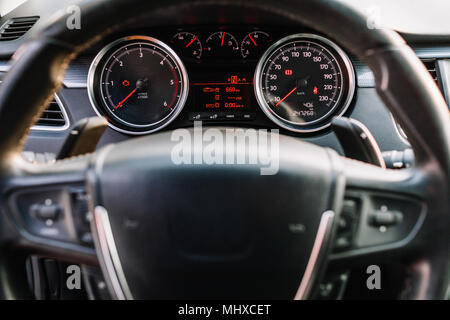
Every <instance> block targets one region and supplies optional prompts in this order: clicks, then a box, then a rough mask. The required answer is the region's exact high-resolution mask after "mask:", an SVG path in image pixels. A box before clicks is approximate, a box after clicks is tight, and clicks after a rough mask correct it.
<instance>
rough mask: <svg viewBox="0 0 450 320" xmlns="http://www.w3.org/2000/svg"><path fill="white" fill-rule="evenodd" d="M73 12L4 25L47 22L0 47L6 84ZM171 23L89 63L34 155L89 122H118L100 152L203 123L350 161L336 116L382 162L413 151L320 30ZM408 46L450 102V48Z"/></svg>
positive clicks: (138, 26)
mask: <svg viewBox="0 0 450 320" xmlns="http://www.w3.org/2000/svg"><path fill="white" fill-rule="evenodd" d="M69 2H70V1H69V0H67V1H61V2H60V3H59V2H58V4H57V5H56V4H54V3H52V5H44V4H42V3H41V2H35V1H29V2H28V4H24V5H22V6H20V7H18V8H17V9H16V10H13V11H12V12H11V13H9V14H8V15H5V16H3V17H1V18H0V23H1V25H5V23H6V22H7V21H10V20H11V19H19V18H22V17H35V18H36V22H35V26H33V27H32V28H31V29H30V30H29V31H28V32H27V33H26V34H24V35H23V36H22V37H21V38H19V39H17V40H13V41H2V42H1V43H0V44H1V45H0V81H1V76H3V75H4V74H6V72H7V71H8V69H9V63H8V61H9V59H10V57H11V56H12V54H13V53H14V52H15V51H16V50H17V49H18V48H19V46H20V45H21V44H23V43H24V42H25V41H26V40H27V39H29V38H30V37H33V35H34V34H35V33H36V32H37V30H39V27H40V26H43V25H45V23H46V22H47V21H48V19H50V18H51V16H52V14H53V12H54V11H55V10H57V7H58V6H59V7H62V8H64V6H66V5H67V3H69ZM33 4H35V5H33ZM161 19H162V20H161V21H136V22H135V23H133V24H131V25H128V26H124V27H123V28H120V29H118V30H115V31H114V32H113V33H111V34H110V35H109V36H108V37H106V38H104V39H102V40H101V41H100V42H98V43H95V44H93V45H92V46H91V47H89V48H86V49H85V50H84V51H83V52H81V53H80V55H79V56H78V57H77V58H76V59H75V60H74V61H72V63H71V64H70V66H69V68H68V70H67V73H66V76H65V78H64V81H63V87H62V88H61V90H60V91H59V92H57V93H56V95H55V101H54V102H53V104H52V105H51V107H49V109H48V113H49V114H50V116H51V114H52V113H57V112H60V118H58V119H56V120H57V121H58V122H57V123H56V124H55V125H53V124H52V125H51V126H50V125H49V124H48V123H49V122H50V121H47V122H48V123H47V122H46V120H47V119H44V121H43V123H42V124H41V123H39V124H38V125H36V126H34V127H33V128H32V130H31V131H30V134H29V136H28V139H27V141H26V145H25V150H26V151H30V152H34V153H52V154H58V153H59V151H60V150H61V147H62V145H63V143H64V141H65V139H66V137H67V135H68V134H69V132H70V130H71V128H73V126H74V125H75V124H76V123H77V122H78V121H79V120H81V119H83V118H86V117H93V116H98V115H101V116H104V117H106V118H107V119H108V122H109V127H108V128H107V130H106V131H105V133H104V134H103V136H102V138H101V140H100V142H99V144H98V147H99V148H100V147H102V146H104V145H106V144H109V143H116V142H120V141H123V140H127V139H133V138H134V137H137V136H140V135H147V134H154V133H156V132H160V131H164V130H173V129H176V128H188V127H192V126H194V122H195V121H199V120H201V121H202V125H203V126H230V127H243V128H255V129H278V130H279V131H280V133H281V134H284V135H289V136H292V137H295V138H298V139H302V140H304V141H307V142H311V143H314V144H317V145H320V146H325V147H330V148H332V149H334V150H336V151H337V152H339V153H341V154H342V153H343V150H342V147H341V145H340V143H339V141H338V139H337V137H336V136H335V134H334V133H333V130H332V129H331V128H330V121H331V120H332V118H333V117H335V116H345V117H350V118H353V119H355V120H358V121H359V122H361V123H363V124H364V125H365V126H366V127H367V128H368V129H369V130H370V131H371V133H372V134H373V136H374V137H375V139H376V140H377V142H378V144H379V146H380V149H381V151H391V150H400V151H401V150H405V149H407V148H409V144H408V141H407V139H406V137H405V136H404V134H403V133H402V130H401V128H399V127H398V126H397V124H396V123H395V122H394V120H393V118H392V116H391V114H390V113H389V112H388V110H387V109H386V107H385V105H384V103H383V102H382V101H381V100H380V99H379V97H378V95H377V92H376V90H375V84H374V77H373V74H372V73H371V71H370V69H369V68H368V67H367V66H366V65H365V64H364V62H362V61H360V60H359V59H357V58H356V57H355V56H353V55H352V54H350V53H349V52H347V51H345V50H344V49H343V48H342V46H341V45H340V44H339V43H336V42H335V41H334V39H332V38H330V37H327V36H324V35H323V34H321V33H320V32H318V31H317V30H312V29H309V28H306V27H304V26H302V25H301V24H299V23H291V22H286V21H278V20H277V21H274V20H273V16H272V15H270V13H269V14H265V13H259V12H251V13H249V12H244V11H239V10H236V11H233V10H232V9H230V8H229V9H227V10H226V11H223V10H220V9H219V10H208V11H207V12H205V13H202V12H178V11H176V10H175V11H174V12H167V14H165V15H163V16H161ZM402 35H403V36H404V37H405V38H406V39H407V41H408V42H409V44H410V45H411V46H412V47H413V49H414V50H415V51H416V53H417V55H418V56H419V57H420V58H421V59H423V61H424V63H426V65H427V67H428V69H429V70H430V72H431V73H432V74H433V76H435V78H436V81H437V82H438V84H439V85H440V86H441V89H442V91H443V93H444V95H445V97H446V98H447V100H448V99H449V97H450V95H449V91H448V89H447V88H448V79H449V78H450V77H448V72H447V71H446V70H450V63H449V58H450V47H449V46H448V38H446V37H442V39H441V38H436V37H430V36H427V35H423V36H419V35H408V34H402ZM161 63H162V64H161ZM49 120H54V119H49ZM60 122H61V123H60Z"/></svg>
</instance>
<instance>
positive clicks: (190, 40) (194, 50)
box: [170, 32, 203, 59]
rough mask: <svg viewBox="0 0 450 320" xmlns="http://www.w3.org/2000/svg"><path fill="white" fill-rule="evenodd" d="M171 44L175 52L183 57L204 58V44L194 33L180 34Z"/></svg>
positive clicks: (174, 37)
mask: <svg viewBox="0 0 450 320" xmlns="http://www.w3.org/2000/svg"><path fill="white" fill-rule="evenodd" d="M170 42H171V43H172V47H173V48H174V49H175V51H176V52H178V54H180V55H181V56H183V57H190V58H196V59H200V57H201V56H202V51H203V49H202V43H201V42H200V40H199V39H198V37H197V36H196V35H195V34H193V33H190V32H178V33H177V34H176V35H174V36H173V37H172V39H171V40H170Z"/></svg>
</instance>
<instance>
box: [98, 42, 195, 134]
mask: <svg viewBox="0 0 450 320" xmlns="http://www.w3.org/2000/svg"><path fill="white" fill-rule="evenodd" d="M93 66H94V70H92V69H93V67H91V70H90V72H89V83H90V86H89V93H90V98H91V101H92V100H94V102H98V103H95V105H96V106H97V111H99V112H100V114H102V115H105V116H107V117H108V118H109V120H110V123H111V124H112V125H113V127H114V128H115V129H118V130H119V131H124V132H127V133H136V134H140V133H146V132H151V131H155V130H157V129H160V128H161V127H163V126H165V125H167V124H168V123H169V122H170V121H172V120H173V119H174V118H175V117H176V115H177V114H178V113H179V112H180V111H181V108H182V107H183V105H184V102H185V100H186V96H187V89H188V85H187V84H188V80H187V74H186V70H185V68H184V66H183V64H182V63H181V60H180V59H179V58H178V56H176V54H175V53H174V52H173V51H172V50H171V49H170V48H169V47H168V46H167V45H165V44H164V43H162V42H160V41H159V40H156V39H153V38H149V37H140V36H133V37H127V38H122V39H119V40H117V41H115V42H113V43H112V44H110V45H109V46H107V47H106V48H105V49H103V50H102V51H101V52H100V53H99V55H98V56H97V57H96V58H95V59H94V62H93ZM95 66H96V67H95Z"/></svg>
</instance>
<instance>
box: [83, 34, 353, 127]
mask: <svg viewBox="0 0 450 320" xmlns="http://www.w3.org/2000/svg"><path fill="white" fill-rule="evenodd" d="M135 34H138V33H135ZM354 90H355V75H354V70H353V66H352V64H351V62H350V59H349V58H348V56H347V55H346V53H345V52H344V51H343V50H342V49H341V48H340V47H339V46H337V45H336V44H335V43H333V42H332V41H331V40H329V39H327V38H324V37H322V36H319V35H316V34H311V33H294V32H289V31H287V30H280V29H275V28H240V27H230V28H225V27H220V28H213V27H196V28H191V29H188V28H186V29H179V28H174V29H172V30H171V29H167V30H163V31H161V30H153V31H150V32H140V34H139V35H131V36H130V35H127V36H125V37H120V38H118V39H113V40H112V41H111V42H110V43H108V44H107V45H106V46H105V47H104V48H103V49H102V50H101V51H100V52H99V53H98V54H97V56H96V57H95V59H94V60H93V62H92V65H91V67H90V71H89V75H88V93H89V98H90V100H91V104H92V105H93V107H94V110H95V111H96V113H97V114H99V115H101V116H105V117H107V118H108V120H109V125H110V127H111V128H113V129H115V130H117V131H120V132H122V133H126V134H133V135H136V134H148V133H151V132H154V131H158V130H161V129H162V128H164V127H166V126H169V125H170V126H173V127H174V128H176V127H186V126H191V125H192V124H193V121H197V120H201V121H204V122H206V123H213V124H214V125H220V124H226V125H232V124H233V123H236V124H238V125H240V126H242V125H244V126H252V127H265V128H268V127H279V128H281V129H283V130H287V131H288V132H292V133H295V134H311V133H315V132H320V131H321V130H324V129H326V128H327V127H328V126H329V125H330V122H331V119H332V117H334V116H339V115H342V114H343V113H344V112H345V111H346V110H347V108H348V107H349V105H350V103H351V100H352V98H353V94H354Z"/></svg>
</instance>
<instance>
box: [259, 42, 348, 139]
mask: <svg viewBox="0 0 450 320" xmlns="http://www.w3.org/2000/svg"><path fill="white" fill-rule="evenodd" d="M331 44H332V43H331V42H329V40H327V39H324V38H321V37H317V38H316V37H314V38H307V37H304V36H301V37H294V38H292V37H288V38H286V40H284V41H283V40H282V41H281V43H278V44H276V45H275V46H274V47H271V48H269V50H268V51H267V52H266V54H265V56H264V57H263V58H264V61H260V64H259V65H258V69H259V70H257V77H258V78H257V79H256V82H257V86H256V87H257V88H256V94H257V98H258V100H259V103H260V105H261V106H262V108H263V111H265V113H266V114H267V115H268V116H269V117H270V118H272V120H274V121H275V122H276V123H278V124H280V125H281V126H283V127H286V128H287V129H290V130H293V131H302V130H310V129H311V128H317V127H316V126H313V124H316V123H321V124H324V121H325V120H326V119H329V118H330V117H331V116H333V115H336V113H337V112H338V111H337V109H342V106H343V102H345V104H347V102H348V100H347V101H343V100H346V98H348V94H349V91H350V90H349V88H350V87H351V84H350V82H351V81H350V79H351V76H352V73H353V70H352V69H351V70H350V69H348V68H351V64H350V66H349V64H348V63H346V62H348V61H347V59H348V58H346V56H343V54H344V53H343V52H342V51H341V50H340V49H339V48H338V47H337V46H335V45H334V44H333V46H331ZM338 50H339V51H338ZM353 82H354V81H353ZM353 90H354V89H353ZM319 127H320V125H319ZM306 128H308V129H306Z"/></svg>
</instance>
